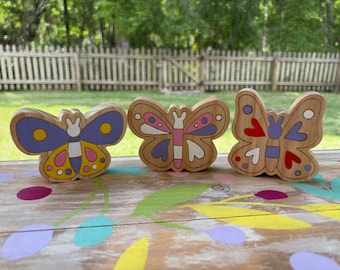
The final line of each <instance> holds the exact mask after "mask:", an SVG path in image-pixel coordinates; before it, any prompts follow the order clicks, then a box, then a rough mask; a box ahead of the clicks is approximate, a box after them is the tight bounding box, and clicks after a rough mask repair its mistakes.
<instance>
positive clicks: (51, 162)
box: [39, 144, 78, 182]
mask: <svg viewBox="0 0 340 270" xmlns="http://www.w3.org/2000/svg"><path fill="white" fill-rule="evenodd" d="M40 164H41V165H40V167H39V169H40V173H41V175H42V176H43V177H45V178H46V179H48V180H50V181H54V182H63V181H70V180H74V179H76V178H77V175H78V174H77V172H76V171H75V170H74V168H73V166H72V164H71V160H70V159H69V157H68V145H67V144H64V145H62V146H60V147H58V148H57V149H55V150H54V151H52V152H51V153H50V154H49V155H47V154H46V155H42V157H41V159H40Z"/></svg>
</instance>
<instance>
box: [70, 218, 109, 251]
mask: <svg viewBox="0 0 340 270" xmlns="http://www.w3.org/2000/svg"><path fill="white" fill-rule="evenodd" d="M114 224H115V222H114V221H112V220H111V219H109V218H107V217H106V216H104V215H98V216H95V217H92V218H89V219H86V220H85V221H83V222H82V223H81V224H80V225H79V227H78V228H77V231H76V234H75V236H74V243H75V244H76V245H77V246H80V247H89V246H95V245H98V244H100V243H102V242H104V241H105V240H106V239H107V238H109V237H110V235H111V233H112V228H113V225H114Z"/></svg>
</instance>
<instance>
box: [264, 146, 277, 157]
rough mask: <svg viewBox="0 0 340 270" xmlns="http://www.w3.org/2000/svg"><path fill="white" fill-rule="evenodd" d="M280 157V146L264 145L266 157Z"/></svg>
mask: <svg viewBox="0 0 340 270" xmlns="http://www.w3.org/2000/svg"><path fill="white" fill-rule="evenodd" d="M279 157H280V146H267V147H266V158H279Z"/></svg>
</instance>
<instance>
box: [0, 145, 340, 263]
mask: <svg viewBox="0 0 340 270" xmlns="http://www.w3.org/2000/svg"><path fill="white" fill-rule="evenodd" d="M316 156H317V159H318V161H319V163H320V173H321V175H322V177H323V179H324V183H325V185H327V188H328V191H327V190H326V188H323V190H324V191H323V193H322V192H319V193H317V194H311V193H308V192H304V191H302V190H301V189H299V188H298V187H297V186H294V185H293V184H291V183H288V182H285V181H282V180H279V179H278V178H276V177H268V176H260V177H247V176H241V175H239V174H237V173H236V172H234V171H233V170H232V169H231V167H230V166H229V165H228V163H227V156H226V155H219V157H218V159H217V160H216V162H215V163H214V164H213V165H212V166H211V167H210V168H209V169H207V170H205V171H203V172H197V173H186V172H184V173H183V172H182V173H170V172H156V171H153V170H150V169H148V168H147V167H146V166H145V165H144V164H142V163H141V162H140V160H139V159H138V158H137V157H127V158H114V159H113V160H112V163H111V167H110V169H109V170H108V171H107V172H106V173H105V174H104V175H102V176H100V177H99V178H97V180H95V179H92V180H79V181H72V182H69V183H50V182H47V181H46V180H44V179H43V178H42V177H41V176H39V174H38V164H37V162H36V161H32V162H28V161H23V162H1V163H0V214H1V219H0V246H1V252H2V253H1V254H2V255H1V256H0V269H37V268H39V269H40V268H41V269H43V268H48V269H56V268H58V269H60V268H61V267H64V268H65V269H113V268H114V266H115V265H116V263H117V261H118V260H119V258H121V256H122V254H123V253H124V251H125V250H126V249H128V248H129V247H130V246H131V245H133V244H134V243H136V242H137V241H139V240H140V239H143V238H144V237H145V239H146V240H147V246H148V250H147V257H146V264H145V269H192V268H197V269H292V266H291V265H290V262H289V260H290V258H291V256H296V258H300V259H305V260H307V258H308V257H307V255H308V254H309V255H310V254H312V256H314V257H312V259H310V260H315V261H316V262H322V258H319V257H317V255H322V256H324V257H323V259H325V260H326V261H327V260H330V261H331V260H333V263H334V265H336V264H337V266H338V267H339V264H340V253H339V250H340V233H339V230H338V229H337V228H338V226H339V220H340V204H339V201H340V190H337V189H336V187H335V185H334V186H333V190H331V188H332V186H331V181H334V180H333V179H335V178H338V177H340V176H339V168H340V163H339V160H340V152H338V151H324V152H321V151H319V152H316ZM333 183H335V182H333ZM307 184H309V185H313V186H314V187H316V188H319V189H318V191H320V190H321V189H322V187H321V186H320V185H319V184H318V182H316V181H311V182H308V183H307ZM96 185H97V187H98V189H97V190H96ZM35 186H43V187H46V188H50V189H51V190H52V193H51V194H50V195H48V196H46V197H45V198H42V199H39V200H21V199H19V198H18V197H17V193H18V192H19V191H21V190H23V189H25V188H29V187H35ZM165 190H167V191H165ZM263 190H275V191H278V192H281V193H280V194H286V195H288V197H287V198H282V199H278V200H266V199H264V198H262V197H259V196H255V195H254V194H256V193H258V192H260V191H263ZM200 191H202V192H200ZM157 192H158V193H157ZM161 192H163V193H161ZM195 192H196V193H195ZM91 194H93V197H91ZM155 194H156V195H157V194H159V195H160V196H158V198H156V199H155V198H154V200H152V201H151V202H152V204H151V205H147V206H145V207H144V208H141V207H140V205H141V203H142V201H143V199H144V203H145V202H146V200H145V198H146V197H148V196H154V197H155V196H156V195H155ZM330 194H331V195H330ZM94 195H95V196H94ZM106 195H107V196H106ZM325 196H326V197H327V196H333V198H326V197H325ZM149 198H150V197H149ZM222 200H223V203H222V202H221V201H222ZM217 202H220V204H218V203H217ZM162 204H163V205H166V204H168V205H169V208H168V209H166V208H162V209H157V206H159V207H160V206H161V205H162ZM316 204H320V205H321V204H322V205H323V207H324V208H323V211H321V212H316V210H315V209H314V208H313V209H314V210H313V211H312V210H310V211H308V209H307V210H306V209H305V208H303V207H304V206H305V205H314V206H315V205H316ZM138 205H139V207H140V208H139V209H142V210H143V211H144V213H146V214H149V215H152V216H153V217H155V219H158V222H157V221H156V220H155V219H154V220H152V217H151V218H150V216H149V217H148V216H145V215H140V216H132V215H131V214H132V213H133V212H134V211H135V210H136V207H138ZM203 206H207V209H208V210H207V211H208V212H204V211H203V210H202V209H203ZM214 206H219V207H220V208H219V209H221V211H222V212H212V210H211V209H213V207H214ZM148 207H149V208H148ZM152 207H153V208H152ZM195 207H196V208H195ZM223 207H224V208H223ZM148 209H149V210H150V211H149V212H147V210H148ZM152 209H154V210H155V211H154V212H153V210H152ZM204 209H205V208H204ZM223 209H227V211H224V210H223ZM310 209H312V208H310ZM318 209H319V210H322V209H321V208H320V207H319V208H318ZM329 209H332V212H329V213H331V214H330V215H331V217H327V216H325V213H327V212H325V211H326V210H329ZM248 210H249V211H248ZM255 210H257V211H265V212H261V213H262V214H265V215H262V216H261V215H260V212H255ZM329 211H330V210H329ZM247 214H250V215H249V216H247ZM320 214H321V215H320ZM98 216H104V217H105V218H107V219H108V220H111V221H113V222H114V223H115V224H114V225H113V227H112V232H111V231H110V230H109V235H108V236H107V238H105V239H102V241H101V242H100V243H98V244H96V245H93V246H89V247H83V246H81V245H84V240H81V241H78V240H77V239H76V235H77V232H78V231H79V226H80V225H81V224H82V222H84V221H85V220H88V219H90V218H94V217H98ZM242 216H246V217H245V218H244V219H241V217H242ZM255 217H259V218H258V219H256V218H255ZM277 217H289V218H291V219H290V221H289V222H288V223H287V224H288V225H284V224H283V223H280V222H276V218H277ZM219 219H220V220H219ZM240 220H243V221H240ZM292 220H293V221H292ZM262 221H265V222H262ZM164 222H165V223H164ZM240 222H245V224H246V225H244V224H243V225H240V224H239V223H240ZM261 222H262V223H261ZM266 222H267V223H266ZM296 222H297V223H296ZM299 222H301V223H299ZM32 224H46V225H49V226H53V227H52V228H54V230H53V229H51V231H53V235H52V240H51V242H50V243H48V244H46V246H45V247H44V248H41V250H39V251H37V252H36V253H34V254H32V255H30V256H26V257H23V258H17V259H13V260H9V258H8V255H6V254H9V253H10V254H12V255H13V254H17V255H18V254H19V255H20V254H21V253H20V252H21V251H20V249H22V245H20V243H17V244H16V245H14V246H13V245H12V248H13V249H12V250H9V248H8V242H9V239H10V236H11V235H18V230H20V229H21V228H24V227H25V226H28V225H32ZM264 224H265V225H268V226H269V227H270V229H268V228H263V226H265V225H264ZM296 224H300V225H301V224H302V225H303V226H307V227H303V226H302V227H301V228H295V229H294V228H288V227H287V226H290V225H292V226H293V227H294V226H295V225H296ZM97 225H98V226H99V227H100V230H101V231H102V232H103V231H105V230H107V228H108V227H110V226H108V225H105V224H93V223H92V225H91V224H90V225H89V227H90V229H93V230H94V231H95V230H96V226H97ZM285 226H286V227H285ZM280 227H285V229H279V228H280ZM217 229H221V230H222V231H223V232H224V233H225V234H224V235H226V234H227V233H228V232H229V237H227V238H226V239H224V240H223V237H222V236H223V235H221V234H218V233H217V234H215V237H212V238H214V239H212V238H211V237H209V235H208V234H207V233H206V232H210V233H212V232H213V231H214V230H215V232H218V230H217ZM203 231H205V232H203ZM28 234H32V232H31V231H26V232H22V233H21V235H28ZM78 235H79V234H78ZM83 235H84V234H83ZM87 237H90V238H91V239H92V240H93V239H96V237H97V236H93V235H91V234H87ZM242 237H244V239H243V240H242ZM99 238H100V237H99ZM233 239H234V240H233ZM92 240H91V241H92ZM222 240H223V241H226V242H227V243H222ZM77 241H78V242H77ZM93 241H94V240H93ZM233 241H234V242H233ZM237 241H238V242H237ZM236 242H237V243H236ZM79 245H80V246H79ZM30 248H31V249H33V248H32V247H29V248H27V249H30ZM142 249H144V250H145V246H144V247H143V248H142ZM302 251H304V252H309V253H308V254H307V253H299V252H302ZM294 254H295V255H294ZM19 255H18V256H19ZM6 256H7V257H6ZM133 261H134V262H135V263H136V264H138V263H140V261H142V260H141V259H140V258H139V259H134V260H133ZM316 262H314V264H316ZM323 263H324V262H323ZM334 269H336V268H334Z"/></svg>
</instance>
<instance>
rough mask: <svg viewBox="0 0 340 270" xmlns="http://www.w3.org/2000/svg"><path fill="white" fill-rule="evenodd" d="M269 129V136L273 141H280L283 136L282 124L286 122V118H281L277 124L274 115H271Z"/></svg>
mask: <svg viewBox="0 0 340 270" xmlns="http://www.w3.org/2000/svg"><path fill="white" fill-rule="evenodd" d="M268 118H269V128H268V135H269V137H270V138H272V139H278V138H280V136H281V134H282V127H281V125H282V123H283V120H284V117H283V116H281V117H280V118H279V119H278V120H277V122H276V123H275V120H274V117H273V116H272V115H269V117H268Z"/></svg>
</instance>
